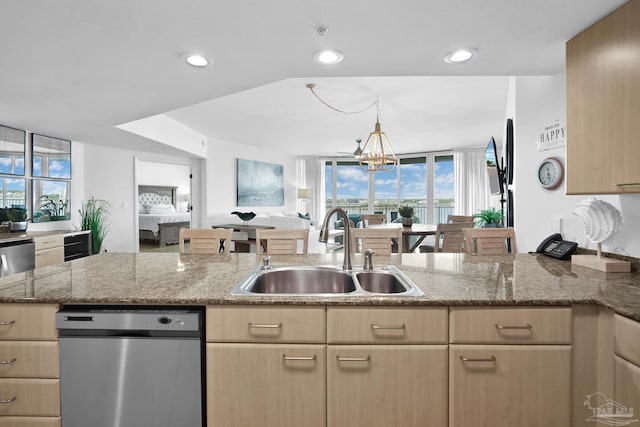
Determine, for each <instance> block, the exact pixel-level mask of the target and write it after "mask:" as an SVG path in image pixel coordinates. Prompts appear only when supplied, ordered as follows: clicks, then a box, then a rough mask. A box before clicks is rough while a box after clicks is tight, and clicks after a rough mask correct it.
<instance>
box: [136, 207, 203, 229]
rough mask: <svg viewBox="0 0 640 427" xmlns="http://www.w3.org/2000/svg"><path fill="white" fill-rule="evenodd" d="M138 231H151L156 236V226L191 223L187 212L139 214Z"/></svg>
mask: <svg viewBox="0 0 640 427" xmlns="http://www.w3.org/2000/svg"><path fill="white" fill-rule="evenodd" d="M138 217H139V220H140V222H139V224H138V225H139V227H140V230H151V231H152V232H153V234H158V224H164V223H166V222H185V221H191V214H190V213H189V212H177V213H164V214H139V215H138Z"/></svg>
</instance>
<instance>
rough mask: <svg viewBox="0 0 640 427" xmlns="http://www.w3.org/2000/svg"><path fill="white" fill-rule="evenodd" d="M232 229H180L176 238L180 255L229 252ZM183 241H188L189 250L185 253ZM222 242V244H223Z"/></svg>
mask: <svg viewBox="0 0 640 427" xmlns="http://www.w3.org/2000/svg"><path fill="white" fill-rule="evenodd" d="M231 233H233V229H232V228H181V229H180V235H179V238H178V252H180V254H185V253H192V254H218V253H220V252H224V253H225V254H228V253H229V252H231ZM185 240H188V241H189V250H188V251H185V245H184V242H185ZM223 242H224V243H223Z"/></svg>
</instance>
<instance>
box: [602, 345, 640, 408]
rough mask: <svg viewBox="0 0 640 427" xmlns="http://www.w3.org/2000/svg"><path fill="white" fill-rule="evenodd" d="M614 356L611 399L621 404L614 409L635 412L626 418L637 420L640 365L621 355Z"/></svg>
mask: <svg viewBox="0 0 640 427" xmlns="http://www.w3.org/2000/svg"><path fill="white" fill-rule="evenodd" d="M614 358H615V365H614V372H615V374H614V380H613V381H614V384H613V390H614V392H613V400H615V401H616V405H621V406H617V407H616V408H615V409H616V410H618V411H620V410H624V409H627V410H629V411H633V412H635V414H633V412H631V414H632V417H628V418H627V419H628V420H637V419H638V414H637V412H638V411H639V410H640V367H638V366H636V365H634V364H633V363H630V362H628V361H626V360H624V359H623V358H621V357H618V356H614ZM603 403H604V402H603ZM633 415H635V416H633ZM624 419H625V418H624V417H620V420H624Z"/></svg>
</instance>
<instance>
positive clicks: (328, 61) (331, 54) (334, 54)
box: [313, 49, 344, 65]
mask: <svg viewBox="0 0 640 427" xmlns="http://www.w3.org/2000/svg"><path fill="white" fill-rule="evenodd" d="M313 59H314V61H316V62H317V63H319V64H324V65H334V64H337V63H338V62H340V61H342V60H343V59H344V55H343V54H342V52H340V51H338V50H331V49H326V50H321V51H319V52H316V53H314V54H313Z"/></svg>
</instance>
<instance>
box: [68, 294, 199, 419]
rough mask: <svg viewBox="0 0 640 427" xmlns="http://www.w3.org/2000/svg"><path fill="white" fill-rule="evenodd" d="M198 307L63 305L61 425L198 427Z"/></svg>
mask: <svg viewBox="0 0 640 427" xmlns="http://www.w3.org/2000/svg"><path fill="white" fill-rule="evenodd" d="M203 319H204V314H203V311H202V310H201V309H198V308H194V309H190V308H189V309H149V308H127V307H122V308H119V307H107V308H105V307H93V308H92V307H87V306H80V307H63V309H62V310H60V311H59V312H58V313H57V314H56V327H57V328H58V333H59V336H60V388H61V406H62V425H63V426H64V427H87V426H92V427H163V426H166V427H178V426H184V427H201V426H204V425H205V424H206V423H205V410H204V405H203V401H204V390H205V387H204V383H205V378H204V375H203V374H204V362H203V358H202V357H201V355H202V354H203V349H204V337H203V334H202V330H203V326H202V325H203V321H204V320H203Z"/></svg>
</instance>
